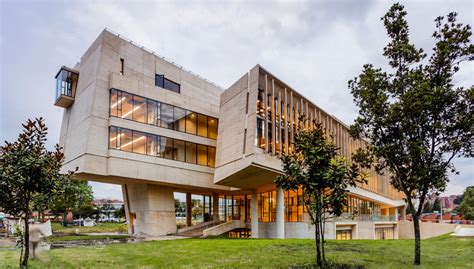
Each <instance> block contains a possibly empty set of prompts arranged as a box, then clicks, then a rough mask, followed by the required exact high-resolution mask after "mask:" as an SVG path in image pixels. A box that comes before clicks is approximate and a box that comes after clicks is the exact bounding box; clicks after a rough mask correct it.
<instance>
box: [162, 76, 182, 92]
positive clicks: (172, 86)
mask: <svg viewBox="0 0 474 269" xmlns="http://www.w3.org/2000/svg"><path fill="white" fill-rule="evenodd" d="M163 88H165V89H167V90H170V91H173V92H176V93H180V86H179V84H178V83H176V82H173V81H171V80H169V79H166V78H165V83H164V87H163Z"/></svg>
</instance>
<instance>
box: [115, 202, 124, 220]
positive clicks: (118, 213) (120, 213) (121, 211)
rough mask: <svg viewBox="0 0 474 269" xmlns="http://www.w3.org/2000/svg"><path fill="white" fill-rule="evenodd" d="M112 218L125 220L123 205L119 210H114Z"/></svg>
mask: <svg viewBox="0 0 474 269" xmlns="http://www.w3.org/2000/svg"><path fill="white" fill-rule="evenodd" d="M114 216H115V217H116V218H118V219H119V220H121V219H124V218H125V205H122V206H121V207H120V208H117V209H115V211H114Z"/></svg>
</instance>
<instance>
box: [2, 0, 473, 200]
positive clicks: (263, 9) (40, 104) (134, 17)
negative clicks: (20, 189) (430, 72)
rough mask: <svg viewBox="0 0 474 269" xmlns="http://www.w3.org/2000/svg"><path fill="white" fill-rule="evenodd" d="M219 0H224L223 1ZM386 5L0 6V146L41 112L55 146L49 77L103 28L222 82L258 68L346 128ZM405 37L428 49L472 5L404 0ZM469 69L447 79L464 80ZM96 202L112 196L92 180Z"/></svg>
mask: <svg viewBox="0 0 474 269" xmlns="http://www.w3.org/2000/svg"><path fill="white" fill-rule="evenodd" d="M223 2H224V1H223ZM391 4H392V2H390V1H356V0H354V1H342V0H340V1H275V2H273V1H272V2H270V1H225V4H224V3H221V2H217V1H204V2H193V3H187V2H186V3H185V2H184V1H169V2H166V1H162V2H158V1H128V2H127V1H120V2H115V1H41V0H38V1H22V0H0V13H1V14H0V17H1V18H0V20H1V22H0V27H1V33H0V34H1V35H0V87H1V88H0V90H1V91H0V141H4V140H14V139H16V136H17V134H18V133H19V131H20V127H21V125H20V124H21V122H23V121H25V120H26V119H28V118H31V117H38V116H43V117H45V118H46V123H47V125H48V127H49V131H50V132H49V137H48V139H49V141H48V145H49V146H52V145H53V144H54V143H56V142H57V141H58V137H59V129H60V125H61V116H62V108H58V107H55V106H53V99H54V75H55V74H56V72H57V71H58V69H59V67H60V66H62V65H66V66H70V67H71V66H74V64H75V63H76V62H77V61H78V60H79V59H80V57H81V55H82V54H83V53H84V52H85V51H86V49H87V48H88V46H89V45H90V44H91V43H92V41H93V40H94V39H95V38H96V37H97V35H99V33H100V32H101V31H102V30H103V29H104V28H109V29H111V30H113V31H115V32H117V33H120V34H121V35H123V36H126V37H128V38H129V39H132V40H133V41H135V42H137V43H139V44H141V45H144V46H145V47H147V48H150V49H152V50H154V51H155V52H157V53H158V54H160V55H162V56H165V57H166V58H168V59H171V60H172V61H174V62H176V63H179V64H180V65H182V66H184V67H186V68H187V69H189V70H192V71H194V72H195V73H197V74H199V75H201V76H203V77H205V78H207V79H209V80H211V81H213V82H215V83H217V84H219V85H221V86H223V87H224V88H226V87H228V86H230V85H231V84H232V83H233V82H234V81H235V80H237V79H238V78H239V77H240V76H241V75H243V74H244V73H245V72H246V71H247V70H249V69H250V68H251V67H253V66H254V65H255V64H257V63H259V64H261V65H262V66H264V67H265V68H266V69H268V70H269V71H271V72H272V73H273V74H275V75H277V76H278V77H279V78H281V79H282V80H283V81H285V82H287V83H288V84H289V85H291V86H292V87H294V88H295V89H297V90H298V91H299V92H301V93H302V94H303V95H304V96H306V97H307V98H309V99H311V100H312V101H314V102H315V103H316V104H318V105H320V106H321V107H322V108H323V109H325V110H326V111H329V112H331V113H333V114H334V115H335V116H336V117H338V118H340V119H341V120H343V121H344V122H346V123H348V124H349V123H351V122H352V121H353V120H354V118H355V117H356V115H357V111H356V108H355V106H354V105H353V103H352V97H351V95H350V92H349V90H348V88H347V81H348V80H349V79H351V78H353V77H355V76H356V75H358V74H359V73H360V71H361V68H362V65H363V64H365V63H373V64H374V65H376V66H380V67H386V66H387V62H386V60H385V59H384V58H383V57H382V49H383V47H384V46H385V45H386V43H387V37H386V35H385V30H384V28H383V25H382V23H381V21H380V17H381V16H383V15H384V13H385V12H386V11H387V10H388V8H389V7H390V5H391ZM404 5H405V6H406V9H407V11H408V17H407V18H408V22H409V25H410V30H411V37H412V41H413V42H414V43H415V44H416V45H418V46H419V47H422V48H424V49H425V50H426V51H428V52H429V51H431V47H432V44H433V40H432V38H431V34H432V32H433V30H434V23H433V20H434V19H435V17H437V16H438V15H445V14H447V13H448V12H450V11H456V12H458V13H459V19H460V21H461V22H463V23H468V24H471V25H474V19H473V2H472V1H470V0H465V1H446V0H442V1H441V0H439V1H408V2H406V3H404ZM473 71H474V64H472V63H470V64H465V65H463V66H462V71H461V72H460V73H459V74H458V75H457V77H456V82H457V84H458V85H461V86H470V85H473V84H474V76H473V74H474V72H473ZM456 166H457V168H458V169H459V171H460V172H461V174H460V175H459V176H454V175H452V176H450V180H451V181H450V183H449V187H448V190H447V192H446V194H458V193H461V192H462V191H463V189H464V188H465V187H466V186H468V185H474V171H473V170H474V162H473V160H472V159H462V160H456ZM93 188H94V191H95V195H96V196H97V197H100V198H103V197H111V198H121V191H120V188H119V187H117V186H114V185H105V184H93Z"/></svg>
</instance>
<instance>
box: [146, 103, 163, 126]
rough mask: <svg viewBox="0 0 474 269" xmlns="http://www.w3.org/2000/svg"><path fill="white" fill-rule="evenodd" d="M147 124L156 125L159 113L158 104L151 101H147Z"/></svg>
mask: <svg viewBox="0 0 474 269" xmlns="http://www.w3.org/2000/svg"><path fill="white" fill-rule="evenodd" d="M146 103H147V113H146V114H147V123H148V124H152V125H158V123H159V121H158V120H159V119H160V116H159V111H158V102H156V101H153V100H147V101H146Z"/></svg>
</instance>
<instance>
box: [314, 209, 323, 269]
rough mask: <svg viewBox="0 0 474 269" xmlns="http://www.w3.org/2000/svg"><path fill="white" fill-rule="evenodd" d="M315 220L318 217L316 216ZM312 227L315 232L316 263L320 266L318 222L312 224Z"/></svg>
mask: <svg viewBox="0 0 474 269" xmlns="http://www.w3.org/2000/svg"><path fill="white" fill-rule="evenodd" d="M316 221H318V217H316ZM314 229H315V233H316V240H315V241H316V264H317V265H318V266H319V267H321V265H322V262H321V249H320V246H321V242H320V240H319V224H318V223H316V225H314Z"/></svg>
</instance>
